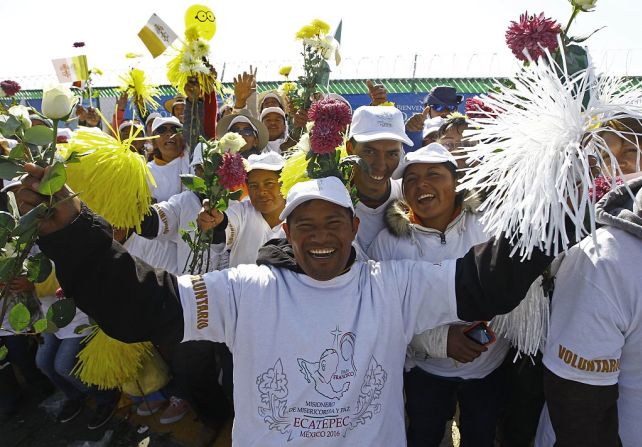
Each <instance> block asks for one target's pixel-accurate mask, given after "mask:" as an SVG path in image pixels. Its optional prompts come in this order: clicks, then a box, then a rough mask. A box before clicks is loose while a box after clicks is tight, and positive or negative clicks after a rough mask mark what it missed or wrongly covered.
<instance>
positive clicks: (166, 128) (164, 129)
mask: <svg viewBox="0 0 642 447" xmlns="http://www.w3.org/2000/svg"><path fill="white" fill-rule="evenodd" d="M179 129H180V127H178V126H172V125H171V124H163V125H162V126H158V127H157V128H156V130H155V131H154V135H163V134H165V133H170V134H175V133H178V131H179Z"/></svg>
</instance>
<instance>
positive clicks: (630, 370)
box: [543, 227, 642, 447]
mask: <svg viewBox="0 0 642 447" xmlns="http://www.w3.org/2000/svg"><path fill="white" fill-rule="evenodd" d="M596 239H597V246H598V247H599V254H598V252H597V249H596V245H595V243H594V241H593V239H592V238H590V237H588V238H586V239H584V240H583V241H582V242H580V243H579V244H578V245H577V246H575V247H573V248H572V249H571V250H570V251H569V253H568V254H567V255H566V257H565V259H564V261H563V262H562V265H561V267H560V269H559V271H558V273H557V279H556V281H555V291H554V293H553V301H552V310H551V320H550V328H549V332H548V339H547V342H546V349H545V351H544V358H543V361H544V365H546V367H547V368H548V369H549V370H550V371H552V372H553V373H554V374H555V375H557V376H559V377H561V378H563V379H567V380H573V381H575V382H581V383H586V384H588V385H598V386H607V385H613V384H616V383H617V384H618V388H619V398H618V403H617V406H618V417H619V421H620V438H621V439H622V443H623V445H624V446H625V447H629V446H638V445H640V442H641V440H642V423H640V421H641V419H640V415H641V414H642V274H641V271H640V265H642V240H640V239H638V238H636V237H634V236H632V235H631V234H629V233H626V232H624V231H622V230H619V229H616V228H611V227H604V228H601V229H599V230H598V231H597V233H596Z"/></svg>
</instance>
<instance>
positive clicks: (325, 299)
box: [18, 164, 551, 447]
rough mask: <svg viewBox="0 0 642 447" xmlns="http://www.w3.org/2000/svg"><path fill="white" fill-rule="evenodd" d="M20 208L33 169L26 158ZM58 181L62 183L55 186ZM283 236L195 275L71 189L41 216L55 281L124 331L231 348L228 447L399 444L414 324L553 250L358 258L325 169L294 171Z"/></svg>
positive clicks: (29, 202)
mask: <svg viewBox="0 0 642 447" xmlns="http://www.w3.org/2000/svg"><path fill="white" fill-rule="evenodd" d="M25 169H26V171H27V172H28V173H29V175H28V176H27V177H26V178H25V179H24V180H23V184H24V188H23V189H22V190H21V191H20V193H19V197H18V203H21V204H22V208H21V211H22V212H27V211H29V210H30V209H32V208H33V207H34V206H37V205H38V204H39V203H42V202H43V201H45V200H46V199H45V198H43V197H42V196H40V195H38V194H37V192H36V191H37V183H38V181H39V179H40V178H42V176H43V175H44V170H43V169H42V168H39V167H37V166H35V165H31V164H27V165H26V166H25ZM68 194H69V193H68V192H63V193H61V198H62V197H63V196H64V197H67V196H68ZM281 218H282V219H283V220H285V224H284V227H283V228H284V231H285V233H286V236H287V244H283V245H280V246H267V247H265V250H262V252H261V253H260V257H259V259H258V261H257V262H258V264H260V265H241V266H239V267H237V268H232V269H229V270H223V271H216V272H210V273H207V274H205V275H202V276H190V275H186V276H181V277H176V276H174V275H171V274H168V273H165V272H162V271H158V270H153V269H151V268H149V266H147V265H145V264H144V263H143V262H141V261H139V260H136V259H135V258H132V257H131V256H130V255H129V254H128V253H127V252H126V251H124V250H123V249H122V247H121V246H120V245H119V244H118V243H116V242H114V241H113V239H112V237H111V233H110V232H109V231H108V226H107V225H106V223H105V222H104V221H103V220H101V219H100V218H99V217H98V216H96V215H94V214H92V213H91V211H90V210H88V209H87V208H86V207H83V206H82V204H81V203H80V201H79V200H78V199H77V198H74V199H70V200H66V201H63V202H62V203H61V205H60V206H59V207H56V209H55V212H54V214H53V215H52V216H51V217H50V218H48V219H46V220H44V221H43V222H42V223H41V225H40V227H39V228H40V231H41V235H40V238H39V245H40V247H41V249H42V251H43V252H44V253H45V254H46V255H47V256H48V257H49V258H50V259H52V260H53V261H54V262H55V263H56V265H57V267H58V270H57V273H58V277H59V280H60V283H61V285H62V286H63V287H64V288H65V290H67V293H68V294H69V295H70V296H72V297H73V298H74V299H75V300H76V304H77V306H78V307H79V308H81V309H83V311H85V312H86V313H87V314H88V315H90V316H92V317H93V318H94V319H96V321H97V322H98V324H100V326H101V327H102V328H103V330H104V331H105V332H106V333H108V334H110V335H111V336H114V337H116V338H118V339H121V340H123V341H127V342H133V341H140V340H153V341H155V342H163V341H165V342H166V341H176V340H184V341H185V340H213V341H221V342H225V343H226V344H227V345H228V346H229V348H230V350H231V351H232V353H233V354H234V362H235V370H234V381H235V384H236V386H235V391H234V403H235V409H236V420H235V424H234V431H233V442H234V445H236V446H244V447H245V446H262V447H265V446H282V445H284V444H288V445H291V446H302V445H323V446H345V445H354V446H386V447H387V446H393V447H394V446H400V447H401V446H405V445H406V440H405V426H404V411H403V393H402V371H403V364H404V359H405V351H406V346H407V344H408V343H409V341H410V340H411V338H412V336H413V335H414V334H417V333H421V332H423V331H425V330H426V329H428V328H431V327H435V326H437V325H440V324H445V323H449V322H452V321H454V320H457V319H462V320H467V321H474V320H488V319H490V318H491V317H492V316H493V315H495V314H499V313H506V312H508V311H510V310H511V309H512V308H513V307H515V306H516V305H517V303H518V302H519V298H517V299H516V298H515V297H521V296H524V295H525V293H526V290H527V289H528V288H529V286H530V284H531V283H532V281H533V280H534V279H535V278H536V277H537V276H538V275H539V274H540V273H541V271H542V270H543V269H544V268H545V267H546V266H547V265H548V264H549V263H550V261H551V257H549V256H546V255H544V254H543V253H541V252H539V251H537V250H536V251H534V253H533V255H532V257H531V258H530V260H529V261H528V262H523V263H522V262H519V260H518V259H513V258H511V257H510V252H511V250H512V247H511V246H510V244H509V242H508V241H507V240H505V239H499V240H491V241H490V242H489V243H488V244H482V245H481V246H476V247H475V249H474V250H471V251H470V252H468V253H467V254H466V256H464V257H463V258H461V259H459V260H457V261H444V262H441V263H437V264H433V263H429V262H417V261H390V262H379V263H378V262H374V261H370V262H359V261H355V257H356V254H355V250H354V248H353V247H352V241H353V240H354V238H355V236H356V234H357V230H358V227H359V221H358V219H356V218H355V216H354V209H353V207H352V202H351V199H350V195H349V194H348V192H347V190H346V188H345V186H344V185H343V183H342V182H341V181H340V180H338V179H336V178H325V179H317V180H311V181H307V182H302V183H299V184H297V185H295V186H294V187H292V189H291V190H290V192H289V194H288V198H287V201H286V206H285V209H284V210H283V213H282V214H281Z"/></svg>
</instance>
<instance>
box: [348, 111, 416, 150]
mask: <svg viewBox="0 0 642 447" xmlns="http://www.w3.org/2000/svg"><path fill="white" fill-rule="evenodd" d="M348 138H354V140H355V141H356V142H357V143H365V142H368V141H376V140H394V141H401V142H402V143H405V144H407V145H408V146H412V145H413V143H412V140H411V139H410V138H408V135H406V131H405V125H404V122H403V114H402V113H401V111H400V110H399V109H397V108H396V107H386V106H362V107H359V108H358V109H357V110H355V112H354V115H353V116H352V124H351V126H350V134H349V135H348Z"/></svg>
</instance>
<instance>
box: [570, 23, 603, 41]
mask: <svg viewBox="0 0 642 447" xmlns="http://www.w3.org/2000/svg"><path fill="white" fill-rule="evenodd" d="M604 28H606V26H602V27H600V28H598V29H596V30H595V31H593V32H592V33H590V34H587V35H586V36H581V37H571V38H569V41H570V42H574V43H582V42H584V41H585V40H587V39H588V38H589V37H591V36H592V35H593V34H595V33H597V32H598V31H600V30H603V29H604Z"/></svg>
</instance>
